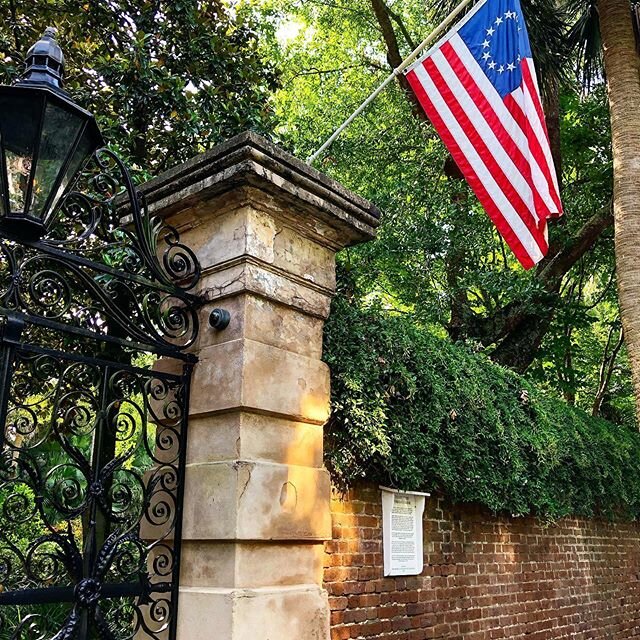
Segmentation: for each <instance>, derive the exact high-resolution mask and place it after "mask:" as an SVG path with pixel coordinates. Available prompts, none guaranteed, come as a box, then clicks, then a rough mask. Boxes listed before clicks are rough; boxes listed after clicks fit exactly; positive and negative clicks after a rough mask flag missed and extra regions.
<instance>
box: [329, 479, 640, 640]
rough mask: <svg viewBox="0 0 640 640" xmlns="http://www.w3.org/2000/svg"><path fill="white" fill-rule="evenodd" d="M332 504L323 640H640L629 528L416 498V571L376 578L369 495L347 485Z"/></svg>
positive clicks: (635, 536) (634, 533) (377, 540)
mask: <svg viewBox="0 0 640 640" xmlns="http://www.w3.org/2000/svg"><path fill="white" fill-rule="evenodd" d="M332 507H333V509H332V510H333V541H332V542H330V543H328V544H327V547H326V554H325V573H324V576H325V587H326V588H327V590H328V591H329V603H330V607H331V638H332V640H346V639H347V638H358V639H360V640H363V639H369V640H426V639H432V638H443V639H444V638H446V639H448V640H454V639H455V640H493V639H494V638H526V640H559V639H561V638H566V639H571V640H586V639H590V640H629V639H630V638H636V637H640V525H638V524H637V523H635V522H626V523H625V522H616V523H614V522H611V521H606V520H599V519H562V520H560V521H558V522H556V523H554V524H550V525H545V524H544V523H542V522H541V521H540V520H539V519H537V518H534V517H531V516H527V517H522V518H513V517H509V516H495V515H494V514H492V513H491V512H490V511H489V510H488V509H486V508H482V507H478V506H470V505H466V506H459V505H458V506H454V505H453V504H452V503H451V502H449V501H448V500H445V499H444V498H442V497H440V498H438V497H432V498H427V503H426V510H425V516H424V543H425V547H424V548H425V555H424V561H425V567H424V571H423V572H422V575H420V576H417V577H406V578H385V577H384V576H383V569H382V528H381V527H382V523H381V512H382V509H381V501H380V492H379V490H377V488H375V487H373V486H368V487H359V488H356V489H352V490H350V492H349V493H348V494H347V496H346V497H345V496H343V497H342V498H340V497H339V496H337V495H336V497H335V499H334V501H333V503H332Z"/></svg>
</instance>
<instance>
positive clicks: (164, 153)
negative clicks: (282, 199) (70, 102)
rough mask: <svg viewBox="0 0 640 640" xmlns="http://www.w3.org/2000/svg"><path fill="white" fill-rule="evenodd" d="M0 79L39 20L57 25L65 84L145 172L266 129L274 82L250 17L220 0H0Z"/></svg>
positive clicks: (11, 71)
mask: <svg viewBox="0 0 640 640" xmlns="http://www.w3.org/2000/svg"><path fill="white" fill-rule="evenodd" d="M0 12H1V14H2V16H3V18H4V20H3V22H2V24H1V25H0V80H2V82H7V81H10V80H12V79H13V78H15V77H16V75H17V74H18V73H20V71H21V69H22V64H21V61H22V56H24V54H26V51H27V49H28V47H29V46H30V45H31V44H33V43H34V42H35V41H36V40H37V39H38V38H39V36H40V35H41V34H42V32H43V30H44V28H45V27H46V26H47V25H52V26H55V27H58V29H59V34H58V40H59V42H60V45H61V46H62V48H63V51H64V53H65V56H66V62H67V72H66V78H67V87H66V88H67V90H69V91H70V92H71V93H72V95H73V96H74V97H75V98H76V100H77V101H78V102H79V103H81V104H82V105H83V106H85V107H87V108H88V109H90V110H91V111H93V112H94V113H95V114H96V117H97V119H98V122H99V124H100V126H101V128H102V130H103V133H104V135H105V139H106V140H107V142H108V143H109V144H111V145H112V146H114V147H115V148H116V150H117V151H118V152H119V153H120V154H121V155H123V156H124V158H125V159H126V160H127V161H128V163H129V164H130V165H132V168H133V169H134V170H137V171H138V172H144V175H153V174H156V173H158V172H159V171H161V170H163V169H167V168H170V167H171V166H173V165H175V164H177V163H179V162H180V161H182V160H186V159H188V158H189V157H191V156H193V155H195V154H196V153H198V152H201V151H203V150H206V149H207V148H209V147H210V146H212V145H213V144H215V143H218V142H220V141H222V140H224V139H226V138H228V137H230V136H232V135H235V134H236V133H239V132H241V131H243V130H245V129H255V130H258V131H265V130H268V129H269V127H270V123H271V117H272V116H271V110H270V107H269V104H268V98H269V96H270V94H271V92H272V91H273V90H274V89H275V88H276V86H277V75H276V73H275V71H274V68H273V66H272V65H271V64H270V63H268V62H265V61H264V60H263V59H262V57H261V55H260V52H259V42H258V33H257V31H256V24H255V17H254V15H253V13H252V11H251V10H250V9H249V8H243V9H242V10H240V9H239V8H237V7H235V6H234V5H232V4H231V3H227V2H224V1H221V0H212V1H207V2H199V1H197V0H174V1H172V2H167V1H166V0H139V1H138V0H117V1H113V2H98V1H96V0H86V1H85V2H77V1H76V0H29V1H26V0H0Z"/></svg>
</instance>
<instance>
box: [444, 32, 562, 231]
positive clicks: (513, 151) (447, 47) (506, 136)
mask: <svg viewBox="0 0 640 640" xmlns="http://www.w3.org/2000/svg"><path fill="white" fill-rule="evenodd" d="M442 53H443V54H444V56H445V58H446V60H447V61H448V62H449V64H450V65H451V68H452V69H453V71H454V72H455V74H456V76H457V78H458V80H460V83H461V84H462V86H463V87H464V88H465V90H466V91H467V93H468V94H469V96H470V97H471V98H472V99H473V101H474V103H475V105H476V106H477V107H478V110H479V111H480V113H481V114H482V116H483V117H484V119H485V120H486V122H487V124H488V125H489V127H491V130H492V131H493V133H494V134H495V135H496V137H497V138H498V141H499V142H500V144H501V145H502V148H503V149H504V150H505V152H506V153H507V154H509V156H510V157H511V159H512V160H513V162H514V164H515V165H516V167H517V168H518V170H519V171H520V173H521V175H522V177H523V178H524V179H525V180H526V181H527V183H528V184H529V185H530V186H531V190H532V192H533V199H534V207H535V210H536V212H537V214H538V217H539V218H546V217H548V216H549V215H550V214H551V211H550V209H549V207H548V206H547V205H546V204H545V201H544V200H543V198H542V196H541V195H540V193H539V191H538V189H537V188H536V186H535V183H534V180H533V177H532V171H531V164H530V162H529V158H526V157H525V155H524V154H523V153H522V150H521V149H520V147H519V146H518V144H517V143H516V142H515V140H514V139H513V138H512V137H511V134H510V133H509V132H508V131H507V129H506V128H505V126H504V123H503V122H502V120H501V119H500V118H499V117H498V115H497V114H496V111H495V109H494V108H493V107H492V106H491V104H490V103H489V101H488V100H487V98H486V97H485V95H484V92H483V91H482V90H481V89H480V87H479V86H478V83H477V82H476V80H475V78H474V77H473V76H472V75H471V74H470V73H469V70H468V69H467V67H466V65H465V64H464V62H462V60H461V59H460V56H459V55H458V53H457V52H456V50H455V49H454V48H453V46H452V45H451V43H450V42H447V43H445V44H444V45H443V46H442ZM496 95H497V94H496ZM500 100H502V99H501V98H500ZM505 108H506V107H505ZM518 126H519V125H518ZM522 135H523V136H524V137H525V138H526V135H525V133H524V131H523V132H522ZM536 226H537V223H536Z"/></svg>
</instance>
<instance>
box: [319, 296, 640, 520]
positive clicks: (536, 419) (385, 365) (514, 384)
mask: <svg viewBox="0 0 640 640" xmlns="http://www.w3.org/2000/svg"><path fill="white" fill-rule="evenodd" d="M324 359H325V361H326V362H327V363H328V364H329V366H330V368H331V373H332V406H333V413H332V417H331V419H330V422H329V424H328V425H327V428H326V431H325V432H326V443H325V444H326V447H325V448H326V451H327V459H326V463H327V466H328V468H329V470H330V471H331V473H332V477H333V480H334V483H335V484H336V486H337V487H338V488H339V489H342V490H344V489H346V488H348V487H350V486H353V484H354V483H356V482H358V481H361V480H363V479H366V480H367V481H370V482H374V483H376V484H378V483H379V484H384V485H386V486H391V487H396V488H400V489H405V490H407V489H413V490H425V491H440V492H442V493H443V494H444V495H447V496H448V497H449V498H450V499H451V500H452V501H454V502H458V503H476V504H481V505H484V506H486V507H488V508H489V509H490V510H492V511H494V512H496V513H508V514H515V515H525V514H534V515H538V516H540V517H542V518H545V519H548V520H553V519H555V518H561V517H564V516H570V515H571V516H582V517H591V516H602V517H605V518H610V517H619V518H625V519H635V518H636V517H637V516H638V515H639V513H640V434H639V433H638V431H637V430H635V429H631V428H629V427H624V426H619V425H615V424H612V423H609V422H607V421H605V420H601V419H597V418H593V417H591V416H589V415H587V414H586V413H584V412H582V411H580V410H578V409H574V408H572V407H569V406H567V405H566V404H565V403H563V402H562V401H560V400H557V399H555V398H551V397H547V396H545V395H544V394H543V393H542V392H541V391H539V390H538V389H537V388H536V387H535V386H533V385H531V384H530V383H529V382H527V381H526V379H524V378H523V377H521V376H518V375H516V374H514V373H513V372H511V371H509V370H507V369H505V368H503V367H500V366H497V365H495V364H493V363H492V362H491V361H489V360H488V359H487V358H486V357H484V356H482V355H479V354H475V353H472V352H471V351H469V350H467V349H466V348H464V347H462V346H457V345H454V344H452V343H451V342H450V341H448V340H445V339H442V338H441V337H437V336H434V335H432V334H431V333H430V332H429V331H428V330H426V329H423V328H420V327H417V326H416V325H415V324H414V323H413V322H412V321H411V320H410V319H407V318H404V317H398V316H397V315H396V316H394V315H391V314H389V313H386V312H384V311H383V310H380V309H378V308H375V307H369V308H361V307H359V306H358V305H357V304H354V303H353V302H351V301H349V300H347V299H346V298H345V297H344V296H338V297H337V298H336V300H335V301H334V305H333V310H332V315H331V316H330V318H329V322H328V324H327V330H326V340H325V354H324Z"/></svg>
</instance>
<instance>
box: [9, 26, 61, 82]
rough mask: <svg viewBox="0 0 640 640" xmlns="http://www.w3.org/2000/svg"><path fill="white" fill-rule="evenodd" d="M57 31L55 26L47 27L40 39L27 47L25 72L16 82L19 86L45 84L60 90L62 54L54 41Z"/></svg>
mask: <svg viewBox="0 0 640 640" xmlns="http://www.w3.org/2000/svg"><path fill="white" fill-rule="evenodd" d="M57 33H58V30H57V29H56V28H55V27H47V28H46V29H45V32H44V34H43V35H42V37H41V38H40V40H38V42H36V43H35V44H34V45H33V46H32V47H31V49H29V52H28V53H27V58H26V61H25V66H26V68H25V72H24V74H23V75H22V78H21V79H20V81H19V82H17V84H18V85H19V86H25V85H27V86H28V85H34V84H37V85H46V86H48V87H50V88H51V89H53V90H54V91H58V92H62V77H63V74H64V55H63V54H62V49H61V48H60V45H59V44H58V43H57V41H56V35H57Z"/></svg>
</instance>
